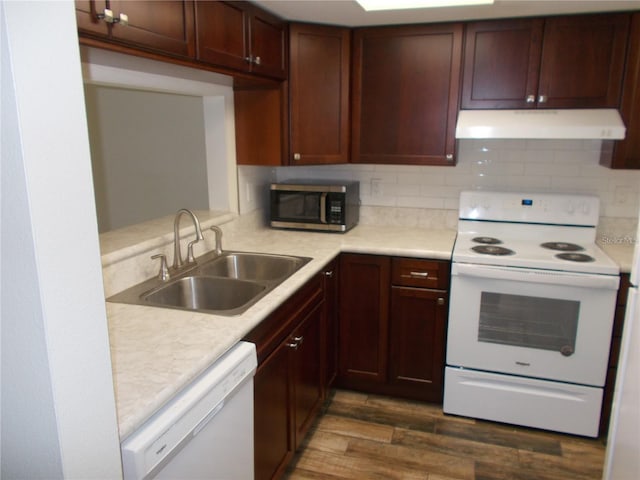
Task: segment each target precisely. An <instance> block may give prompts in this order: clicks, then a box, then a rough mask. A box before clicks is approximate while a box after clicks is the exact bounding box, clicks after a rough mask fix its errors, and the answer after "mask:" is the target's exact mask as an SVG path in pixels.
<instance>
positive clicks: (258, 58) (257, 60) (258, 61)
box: [253, 56, 262, 65]
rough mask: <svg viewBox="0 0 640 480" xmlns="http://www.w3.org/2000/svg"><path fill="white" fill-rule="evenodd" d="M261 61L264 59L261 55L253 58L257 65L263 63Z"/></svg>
mask: <svg viewBox="0 0 640 480" xmlns="http://www.w3.org/2000/svg"><path fill="white" fill-rule="evenodd" d="M261 62H262V60H261V59H260V57H259V56H258V57H256V58H254V59H253V63H254V64H255V65H260V63H261Z"/></svg>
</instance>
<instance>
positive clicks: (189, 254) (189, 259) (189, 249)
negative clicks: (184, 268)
mask: <svg viewBox="0 0 640 480" xmlns="http://www.w3.org/2000/svg"><path fill="white" fill-rule="evenodd" d="M199 241H200V240H199V239H197V238H196V239H195V240H193V241H191V242H189V243H188V245H187V262H186V263H187V265H189V264H191V263H196V258H195V257H194V256H193V245H195V244H196V243H198V242H199Z"/></svg>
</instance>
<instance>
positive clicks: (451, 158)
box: [445, 153, 453, 162]
mask: <svg viewBox="0 0 640 480" xmlns="http://www.w3.org/2000/svg"><path fill="white" fill-rule="evenodd" d="M445 158H446V159H447V161H449V162H450V161H452V160H453V153H447V155H446V156H445Z"/></svg>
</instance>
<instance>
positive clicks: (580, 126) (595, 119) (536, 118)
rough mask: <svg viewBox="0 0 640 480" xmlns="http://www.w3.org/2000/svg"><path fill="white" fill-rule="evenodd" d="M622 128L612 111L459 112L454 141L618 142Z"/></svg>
mask: <svg viewBox="0 0 640 480" xmlns="http://www.w3.org/2000/svg"><path fill="white" fill-rule="evenodd" d="M625 131H626V129H625V126H624V123H623V121H622V118H620V114H619V113H618V111H617V110H615V109H613V108H607V109H602V108H601V109H579V110H461V111H460V112H459V114H458V124H457V125H456V138H525V139H526V138H532V139H533V138H540V139H542V138H546V139H563V140H569V139H607V140H621V139H623V138H624V135H625Z"/></svg>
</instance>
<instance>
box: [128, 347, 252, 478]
mask: <svg viewBox="0 0 640 480" xmlns="http://www.w3.org/2000/svg"><path fill="white" fill-rule="evenodd" d="M256 366H257V358H256V348H255V345H254V344H253V343H249V342H239V343H238V344H236V345H235V346H234V347H233V348H232V349H231V350H229V351H228V352H227V353H225V354H224V355H223V356H222V357H221V358H220V359H219V360H217V361H216V362H215V363H214V364H213V365H212V366H211V367H210V368H209V369H207V370H206V371H205V372H204V373H203V374H202V375H201V376H199V377H198V378H197V379H196V380H195V381H194V382H193V383H191V384H190V385H189V386H187V387H186V388H185V389H184V390H182V391H181V392H180V393H179V394H178V395H177V396H176V397H174V398H173V399H172V400H171V401H170V402H169V403H167V404H166V405H165V406H164V407H163V408H162V409H161V410H159V411H158V412H157V413H155V414H154V415H153V416H152V417H151V418H150V419H149V420H148V421H147V422H145V423H144V424H143V425H142V426H141V427H140V428H139V429H138V430H136V431H135V432H134V433H132V434H131V435H130V436H129V437H127V438H126V439H125V440H124V441H123V442H122V444H121V448H122V464H123V470H124V478H125V480H139V479H151V478H156V479H172V480H191V479H194V480H195V479H200V480H202V479H207V480H236V479H237V480H247V479H252V478H253V477H254V469H253V376H254V374H255V371H256Z"/></svg>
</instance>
